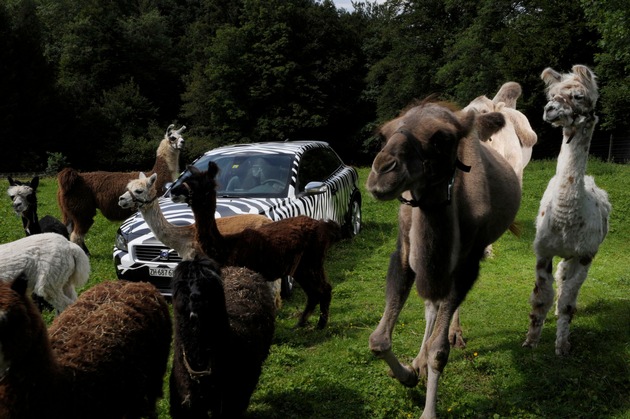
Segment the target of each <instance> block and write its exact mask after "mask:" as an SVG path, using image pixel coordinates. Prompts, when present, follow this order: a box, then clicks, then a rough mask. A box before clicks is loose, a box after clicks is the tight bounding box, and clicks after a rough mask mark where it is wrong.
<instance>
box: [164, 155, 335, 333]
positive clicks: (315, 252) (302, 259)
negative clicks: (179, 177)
mask: <svg viewBox="0 0 630 419" xmlns="http://www.w3.org/2000/svg"><path fill="white" fill-rule="evenodd" d="M188 170H189V171H190V172H191V176H190V177H188V178H186V180H185V181H184V182H182V184H181V185H177V186H176V187H174V188H173V189H171V199H172V200H173V201H175V202H187V203H188V205H190V207H191V208H192V211H193V214H194V216H195V225H196V226H197V227H196V240H197V242H198V243H199V245H200V247H201V250H202V251H203V252H204V253H205V254H206V255H208V256H209V257H211V258H213V259H214V260H216V261H217V262H218V263H219V264H220V265H221V266H243V267H247V268H249V269H251V270H252V271H254V272H258V273H260V274H261V275H262V276H263V277H264V278H265V279H266V280H267V281H274V280H276V279H277V278H282V277H284V276H287V275H290V276H292V277H293V278H294V279H295V281H296V282H297V283H298V284H300V286H301V287H302V289H303V290H304V292H305V293H306V298H307V301H306V307H305V309H304V311H303V312H302V314H301V315H300V319H299V320H298V323H297V325H298V326H304V325H306V323H307V321H308V318H309V317H310V316H311V314H313V311H314V310H315V307H316V306H317V305H318V304H319V307H320V316H319V321H318V322H317V327H319V328H323V327H325V326H326V323H327V322H328V316H329V311H330V301H331V299H332V286H331V285H330V282H329V281H328V278H327V277H326V271H325V270H324V257H325V256H326V252H327V251H328V248H329V247H330V245H331V244H332V243H334V242H336V241H338V240H340V239H341V226H339V224H337V223H336V222H334V221H322V220H315V219H313V218H311V217H307V216H298V217H292V218H285V219H282V220H279V221H276V222H273V223H270V224H266V225H263V226H260V227H259V228H257V229H251V228H248V229H245V230H243V231H242V232H240V233H235V234H226V235H222V234H221V233H220V232H219V229H218V227H217V222H216V220H215V218H214V216H213V214H214V212H215V208H216V181H215V176H216V174H217V172H218V170H219V168H218V166H217V165H216V164H215V163H214V162H209V163H208V170H207V171H200V170H199V169H197V168H196V167H194V166H189V167H188Z"/></svg>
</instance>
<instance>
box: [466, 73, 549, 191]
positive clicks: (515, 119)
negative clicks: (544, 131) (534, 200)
mask: <svg viewBox="0 0 630 419" xmlns="http://www.w3.org/2000/svg"><path fill="white" fill-rule="evenodd" d="M521 92H522V88H521V85H520V84H518V83H516V82H513V81H511V82H507V83H504V84H503V86H501V88H500V89H499V91H498V92H497V94H496V95H495V96H494V98H493V99H492V100H490V99H488V98H487V97H486V96H478V97H477V98H475V99H474V100H473V101H472V102H470V103H469V104H468V105H467V106H466V107H465V108H464V110H466V111H468V110H471V109H474V110H476V111H477V112H480V113H486V112H500V113H501V114H503V116H504V117H505V126H504V127H503V128H502V129H500V130H499V131H498V132H496V133H494V134H493V135H492V137H489V138H482V141H488V143H489V144H490V146H491V147H492V148H494V149H495V150H496V151H497V152H498V153H499V154H500V155H502V156H503V157H504V158H505V159H506V160H507V161H508V163H510V166H512V168H513V169H514V171H515V172H516V175H517V176H518V179H519V181H520V183H521V186H522V185H523V170H524V169H525V166H527V163H529V161H530V160H531V157H532V147H533V146H534V145H535V144H536V142H537V140H538V136H537V135H536V132H534V130H533V129H532V127H531V125H530V124H529V121H528V120H527V117H526V116H525V115H524V114H523V113H521V112H519V111H518V110H516V101H517V100H518V98H519V97H520V96H521Z"/></svg>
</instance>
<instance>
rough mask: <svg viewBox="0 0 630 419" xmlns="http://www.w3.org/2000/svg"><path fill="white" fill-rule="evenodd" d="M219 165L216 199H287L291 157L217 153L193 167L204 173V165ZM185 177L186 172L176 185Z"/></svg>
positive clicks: (198, 161)
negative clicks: (211, 162) (211, 163)
mask: <svg viewBox="0 0 630 419" xmlns="http://www.w3.org/2000/svg"><path fill="white" fill-rule="evenodd" d="M209 161H213V162H215V163H216V164H217V166H219V173H218V175H217V197H257V198H263V197H264V198H282V197H286V196H287V191H288V188H289V179H290V173H291V163H292V161H293V155H292V154H264V153H251V152H248V153H247V154H243V153H241V154H236V153H235V154H218V155H206V156H202V157H201V158H199V159H198V160H197V161H196V162H195V163H194V166H195V167H196V168H198V169H199V170H207V169H208V162H209ZM188 176H189V172H188V171H186V172H184V173H183V174H182V176H180V178H179V179H178V180H177V182H176V184H179V183H181V182H183V181H184V180H185V179H186V178H187V177H188Z"/></svg>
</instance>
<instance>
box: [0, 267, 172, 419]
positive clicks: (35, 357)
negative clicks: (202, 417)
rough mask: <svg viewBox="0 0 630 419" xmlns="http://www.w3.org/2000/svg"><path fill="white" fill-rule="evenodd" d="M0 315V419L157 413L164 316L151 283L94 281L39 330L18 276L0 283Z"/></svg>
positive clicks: (166, 330)
mask: <svg viewBox="0 0 630 419" xmlns="http://www.w3.org/2000/svg"><path fill="white" fill-rule="evenodd" d="M0 313H3V315H2V316H0V330H2V333H0V374H1V376H0V417H2V418H3V419H17V418H40V417H41V418H44V417H45V418H53V419H56V418H59V419H61V418H64V419H79V418H88V417H89V418H98V419H112V418H120V419H122V418H140V417H149V418H156V417H157V415H156V411H155V404H156V401H157V399H158V398H159V397H160V396H161V395H162V384H163V378H164V373H165V371H166V364H167V360H168V354H169V350H170V342H171V320H170V317H169V312H168V306H167V303H166V301H165V300H164V298H163V297H162V296H161V295H160V294H159V292H158V291H157V290H156V289H155V288H154V287H153V286H152V285H149V284H147V283H130V282H125V281H108V282H103V283H101V284H98V285H96V286H94V287H93V288H91V289H90V290H88V291H86V292H84V293H83V294H82V295H81V296H80V297H79V299H78V300H77V302H76V303H75V304H73V305H72V306H71V307H69V308H68V309H66V310H65V311H64V312H63V313H62V314H61V315H60V316H59V317H57V318H56V319H55V321H54V322H53V324H52V326H51V327H50V329H49V331H48V333H47V332H46V327H45V325H44V323H43V320H42V318H41V315H40V314H39V313H38V312H37V310H36V308H35V307H34V305H33V303H32V302H31V301H30V298H28V296H27V295H26V281H25V279H24V278H18V279H16V280H15V281H13V282H12V283H10V284H7V283H0Z"/></svg>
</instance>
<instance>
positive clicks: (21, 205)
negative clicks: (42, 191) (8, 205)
mask: <svg viewBox="0 0 630 419" xmlns="http://www.w3.org/2000/svg"><path fill="white" fill-rule="evenodd" d="M8 180H9V189H7V194H8V195H9V198H11V201H12V202H13V211H15V213H16V214H18V215H21V214H22V213H23V212H24V211H26V210H28V209H29V208H36V207H37V196H36V195H35V193H36V192H37V187H38V186H39V176H35V177H34V178H33V179H31V181H30V182H20V181H19V180H14V179H13V178H12V177H11V176H9V177H8Z"/></svg>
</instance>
